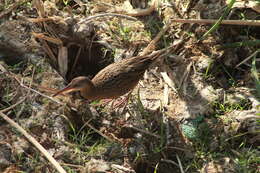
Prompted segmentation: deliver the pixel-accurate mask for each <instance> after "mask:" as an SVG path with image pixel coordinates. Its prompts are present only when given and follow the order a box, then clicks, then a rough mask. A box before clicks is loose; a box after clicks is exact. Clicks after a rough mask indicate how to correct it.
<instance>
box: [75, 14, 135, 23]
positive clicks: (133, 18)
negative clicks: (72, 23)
mask: <svg viewBox="0 0 260 173" xmlns="http://www.w3.org/2000/svg"><path fill="white" fill-rule="evenodd" d="M108 16H112V17H121V18H126V19H128V20H134V21H137V19H136V18H135V17H131V16H127V15H124V14H116V13H103V14H97V15H95V16H90V17H88V18H86V19H84V20H83V21H80V22H79V23H78V24H82V23H84V22H88V21H91V20H93V19H96V18H99V17H108Z"/></svg>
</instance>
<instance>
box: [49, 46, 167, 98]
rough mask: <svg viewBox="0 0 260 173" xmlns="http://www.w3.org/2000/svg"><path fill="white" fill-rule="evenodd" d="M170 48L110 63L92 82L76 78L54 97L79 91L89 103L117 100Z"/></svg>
mask: <svg viewBox="0 0 260 173" xmlns="http://www.w3.org/2000/svg"><path fill="white" fill-rule="evenodd" d="M171 48H172V46H170V47H167V48H164V49H162V50H159V51H155V52H153V53H151V54H149V55H145V56H136V57H132V58H127V59H124V60H121V61H119V62H115V63H112V64H110V65H108V66H107V67H105V68H104V69H102V70H101V71H99V72H98V73H97V74H96V76H95V77H94V78H93V79H92V80H90V79H89V78H87V77H85V76H79V77H76V78H74V79H73V80H72V81H71V82H70V83H69V84H68V85H67V86H66V87H65V88H64V89H62V90H60V91H58V92H57V93H56V94H54V96H56V95H59V94H62V93H70V92H74V91H79V92H80V94H81V96H82V97H84V98H85V99H87V100H91V101H93V100H101V99H115V98H118V97H120V96H122V95H124V94H126V93H127V92H129V91H131V90H132V89H134V87H135V86H136V85H137V83H138V81H139V80H140V79H141V78H142V76H143V74H144V72H145V70H146V69H147V68H148V67H149V66H150V65H151V64H152V63H153V62H154V61H155V60H156V59H157V58H158V57H162V56H163V55H165V54H166V53H167V54H168V53H169V52H170V50H171Z"/></svg>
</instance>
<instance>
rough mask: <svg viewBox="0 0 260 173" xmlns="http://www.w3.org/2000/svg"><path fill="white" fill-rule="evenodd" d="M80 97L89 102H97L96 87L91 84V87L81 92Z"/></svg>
mask: <svg viewBox="0 0 260 173" xmlns="http://www.w3.org/2000/svg"><path fill="white" fill-rule="evenodd" d="M80 95H81V96H82V97H84V98H85V99H87V100H95V99H96V98H95V97H96V95H97V92H96V87H95V86H94V85H93V83H92V82H91V84H90V85H88V86H86V87H84V88H82V89H81V90H80Z"/></svg>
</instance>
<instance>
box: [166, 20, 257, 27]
mask: <svg viewBox="0 0 260 173" xmlns="http://www.w3.org/2000/svg"><path fill="white" fill-rule="evenodd" d="M171 21H172V22H178V23H199V24H214V23H216V22H217V21H218V20H212V19H172V20H171ZM220 24H223V25H248V26H260V21H259V20H222V21H221V22H220Z"/></svg>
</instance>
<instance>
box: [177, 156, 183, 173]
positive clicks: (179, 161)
mask: <svg viewBox="0 0 260 173" xmlns="http://www.w3.org/2000/svg"><path fill="white" fill-rule="evenodd" d="M176 158H177V160H178V163H179V167H180V170H181V173H184V170H183V167H182V164H181V160H180V158H179V156H178V154H176Z"/></svg>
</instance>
